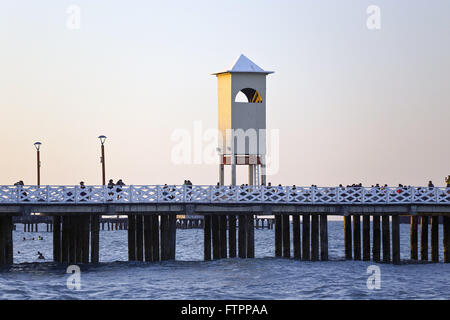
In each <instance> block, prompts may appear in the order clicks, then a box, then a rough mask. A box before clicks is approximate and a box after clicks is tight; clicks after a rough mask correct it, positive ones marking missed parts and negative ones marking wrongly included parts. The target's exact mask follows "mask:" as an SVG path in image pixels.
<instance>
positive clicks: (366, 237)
mask: <svg viewBox="0 0 450 320" xmlns="http://www.w3.org/2000/svg"><path fill="white" fill-rule="evenodd" d="M362 221H363V227H362V229H363V261H370V216H368V215H364V216H363V218H362Z"/></svg>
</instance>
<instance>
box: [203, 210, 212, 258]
mask: <svg viewBox="0 0 450 320" xmlns="http://www.w3.org/2000/svg"><path fill="white" fill-rule="evenodd" d="M203 222H204V223H203V257H204V260H205V261H209V260H211V216H210V215H205V216H204V217H203Z"/></svg>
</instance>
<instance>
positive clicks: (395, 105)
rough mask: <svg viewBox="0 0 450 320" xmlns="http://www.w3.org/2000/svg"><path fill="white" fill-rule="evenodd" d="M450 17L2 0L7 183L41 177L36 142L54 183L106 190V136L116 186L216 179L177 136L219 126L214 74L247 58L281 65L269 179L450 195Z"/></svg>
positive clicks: (0, 179) (2, 139)
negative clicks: (448, 188) (184, 154)
mask: <svg viewBox="0 0 450 320" xmlns="http://www.w3.org/2000/svg"><path fill="white" fill-rule="evenodd" d="M370 5H376V6H378V7H379V8H380V29H375V30H372V29H369V28H368V27H367V20H368V18H369V16H370V14H368V13H367V8H368V7H369V6H370ZM74 6H75V7H74ZM71 8H72V9H71ZM73 8H79V9H80V15H79V20H77V19H75V20H73V18H74V17H77V15H74V11H73ZM449 18H450V2H449V1H448V0H434V1H432V2H430V1H412V0H410V1H406V0H397V1H387V0H371V1H365V0H353V1H350V0H341V1H334V0H319V1H317V0H316V1H293V0H292V1H289V0H277V1H274V0H273V1H268V0H258V1H254V0H246V1H242V0H241V1H235V0H230V1H211V0H209V1H206V0H205V1H195V0H194V1H137V0H135V1H111V0H108V1H107V0H96V1H88V0H73V1H64V0H54V1H50V0H41V1H24V0H2V1H1V2H0V43H1V46H0V150H1V151H0V184H1V185H9V184H13V183H14V182H16V181H18V180H23V181H24V182H25V184H35V183H36V155H35V153H36V150H35V149H34V147H33V143H34V142H35V141H40V142H42V147H41V161H42V167H41V184H50V185H63V184H64V185H71V184H78V182H79V181H81V180H83V181H84V182H85V183H86V184H101V164H100V142H99V140H98V139H97V137H98V136H99V135H101V134H104V135H106V136H107V137H108V138H107V140H106V144H105V149H106V173H107V179H110V178H111V179H114V180H117V179H123V181H124V182H125V183H126V184H135V185H138V184H162V183H169V184H182V183H183V181H184V180H185V179H190V180H191V181H192V182H193V183H194V184H215V183H216V182H217V181H218V165H217V164H214V163H203V162H202V161H200V163H199V162H198V161H197V162H196V161H194V160H193V161H192V163H186V164H179V163H176V161H174V159H173V150H174V148H175V147H176V145H177V142H176V141H174V139H173V135H174V133H175V132H180V131H182V132H187V133H191V134H192V137H194V136H195V130H196V129H195V128H198V127H199V126H201V128H202V130H208V129H215V128H217V79H216V77H215V76H213V75H211V73H213V72H217V71H220V70H223V69H224V68H225V67H227V66H228V65H230V63H231V62H232V61H233V60H235V59H236V58H237V57H238V56H239V55H240V54H245V55H246V56H247V57H249V58H250V59H251V60H252V61H254V62H255V63H256V64H258V65H259V66H260V67H262V68H263V69H266V70H273V71H275V73H274V74H272V75H269V76H268V78H267V101H266V102H267V128H268V129H269V130H273V131H274V132H278V133H279V144H278V147H277V148H274V149H276V152H274V153H273V154H271V149H270V148H269V149H268V151H269V156H270V157H272V159H276V160H277V162H278V166H277V167H278V170H273V172H272V174H271V175H269V177H268V181H271V182H272V183H273V184H279V183H281V184H283V185H292V184H295V185H302V186H308V185H311V184H316V185H319V186H333V185H337V184H339V183H342V184H351V183H359V182H361V183H363V184H364V185H368V186H370V185H372V184H375V183H381V184H385V183H387V184H389V185H397V184H399V183H402V184H406V185H416V186H418V185H426V184H427V183H428V181H429V180H433V182H434V183H435V185H439V186H443V185H444V177H445V176H446V175H449V174H450V165H449V164H450V162H449V159H450V148H449V141H450V124H449V121H450V41H448V39H450V19H449ZM74 21H75V22H74ZM77 21H79V25H78V24H77V23H76V22H77ZM74 23H75V24H74ZM74 26H79V28H74ZM202 132H203V131H202ZM193 139H194V138H193ZM194 140H195V139H194ZM194 140H192V141H194ZM197 140H198V139H197ZM200 140H201V139H200ZM197 142H199V141H197ZM200 142H202V146H203V145H204V144H206V142H205V141H203V140H202V141H200ZM193 144H195V142H193ZM197 147H198V146H197ZM197 147H194V146H192V148H197ZM228 170H229V168H227V171H226V174H227V178H226V182H227V183H229V181H230V179H229V171H228ZM238 175H239V176H238V183H246V182H247V181H246V176H247V173H246V171H245V168H243V167H239V168H238Z"/></svg>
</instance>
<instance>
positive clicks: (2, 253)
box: [0, 216, 6, 266]
mask: <svg viewBox="0 0 450 320" xmlns="http://www.w3.org/2000/svg"><path fill="white" fill-rule="evenodd" d="M5 228H6V222H5V217H2V216H0V266H2V265H5V264H6V243H5V242H6V230H5Z"/></svg>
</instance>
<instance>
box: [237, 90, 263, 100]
mask: <svg viewBox="0 0 450 320" xmlns="http://www.w3.org/2000/svg"><path fill="white" fill-rule="evenodd" d="M235 102H244V103H262V98H261V95H260V94H259V92H258V91H256V90H255V89H252V88H245V89H242V90H241V91H239V92H238V93H237V95H236V99H235Z"/></svg>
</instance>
